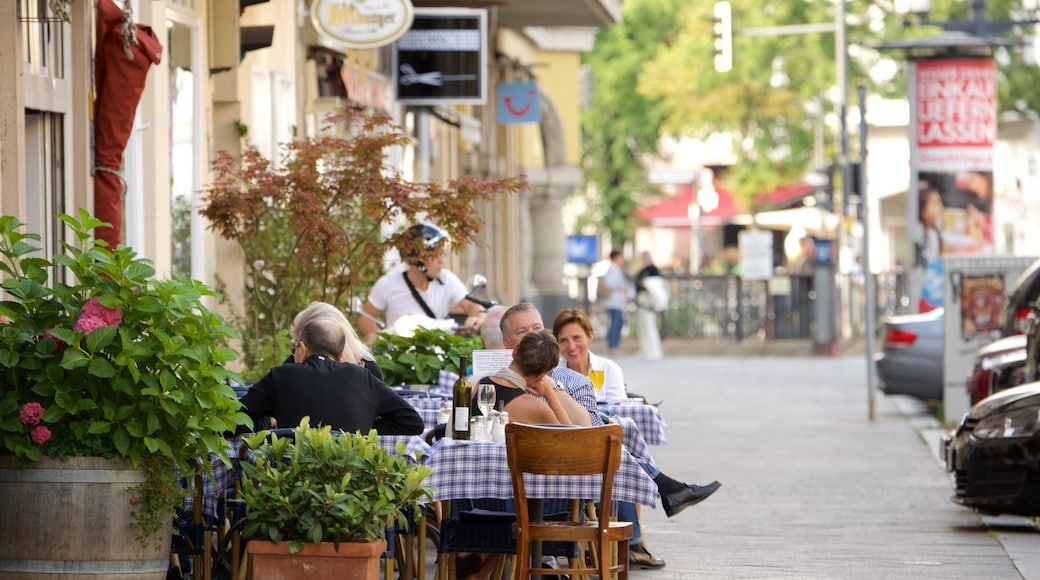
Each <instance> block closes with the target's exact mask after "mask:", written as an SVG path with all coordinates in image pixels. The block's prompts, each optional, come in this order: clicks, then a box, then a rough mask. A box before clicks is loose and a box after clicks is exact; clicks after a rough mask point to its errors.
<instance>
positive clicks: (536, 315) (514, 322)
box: [481, 302, 718, 569]
mask: <svg viewBox="0 0 1040 580" xmlns="http://www.w3.org/2000/svg"><path fill="white" fill-rule="evenodd" d="M495 318H500V319H501V320H500V322H499V329H498V330H499V332H500V333H501V336H500V337H499V336H497V335H496V334H495V333H494V331H493V329H491V328H488V327H489V322H488V320H489V319H495ZM485 328H486V329H488V331H489V332H488V335H487V336H485V335H484V332H483V330H484V329H485ZM543 328H545V326H544V325H543V323H542V315H541V313H540V312H539V311H538V309H537V308H535V306H534V305H533V304H530V303H526V302H522V303H520V304H517V305H515V306H512V307H510V308H508V309H505V310H501V309H500V307H495V308H493V309H491V311H489V312H488V316H487V319H485V321H484V325H483V326H482V333H481V337H482V338H483V340H484V346H485V348H492V346H490V345H493V344H495V343H494V341H495V340H496V339H498V338H501V340H502V343H501V346H503V347H504V348H512V347H513V346H514V345H515V341H516V340H518V339H519V338H522V337H523V336H524V335H525V334H527V333H528V332H531V331H534V330H541V329H543ZM550 376H552V377H554V378H555V377H561V379H560V383H561V384H562V385H563V386H564V388H565V389H566V390H567V391H568V392H572V396H573V397H574V399H575V400H577V401H579V402H580V403H581V404H582V406H583V407H584V408H585V410H586V412H587V413H588V414H589V416H590V417H593V419H592V420H593V422H594V424H602V419H601V418H600V412H599V409H598V407H597V405H596V395H595V390H594V389H593V387H592V383H591V382H590V381H589V379H588V377H585V376H583V375H581V374H580V373H576V372H574V371H572V370H570V369H567V368H564V367H557V369H556V371H554V373H552V374H551V375H550ZM647 459H648V461H643V462H641V463H640V465H641V466H642V467H643V469H644V471H646V472H647V474H648V475H650V476H651V477H653V479H654V482H655V483H657V487H658V491H659V493H660V494H661V504H662V506H663V507H664V510H665V514H667V516H668V517H672V516H674V515H676V514H678V513H679V512H681V511H682V510H684V509H686V508H687V507H690V506H692V505H696V504H698V503H700V502H701V501H703V500H705V499H707V497H708V496H710V495H711V494H712V493H714V492H715V490H716V489H718V482H713V483H712V484H709V485H707V486H699V485H691V484H686V483H683V482H681V481H678V480H675V479H673V478H671V477H669V476H667V475H666V474H664V473H662V472H661V471H660V469H658V468H657V465H656V464H655V463H654V462H653V458H647ZM637 514H638V512H637V511H636V508H635V505H633V504H630V503H627V502H619V503H618V519H620V520H622V521H630V522H632V525H633V527H634V529H633V535H632V540H631V546H630V548H631V549H630V551H629V554H630V563H631V564H632V565H636V566H639V567H641V568H647V569H656V568H661V567H663V566H664V565H665V562H664V560H662V559H661V558H655V557H654V556H652V555H651V554H650V553H649V551H647V550H646V548H645V547H644V546H643V544H642V533H641V532H642V530H641V527H640V525H639V518H638V517H637Z"/></svg>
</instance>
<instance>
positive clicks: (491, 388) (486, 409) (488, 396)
mask: <svg viewBox="0 0 1040 580" xmlns="http://www.w3.org/2000/svg"><path fill="white" fill-rule="evenodd" d="M495 399H496V395H495V385H493V384H490V383H480V384H478V385H477V408H478V409H480V413H481V414H482V415H484V416H485V417H487V416H489V415H490V414H491V410H492V409H494V408H495Z"/></svg>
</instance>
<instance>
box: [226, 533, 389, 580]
mask: <svg viewBox="0 0 1040 580" xmlns="http://www.w3.org/2000/svg"><path fill="white" fill-rule="evenodd" d="M246 551H247V552H248V553H249V559H250V565H251V567H252V570H253V580H290V579H295V578H336V579H337V580H379V577H380V573H379V558H380V556H381V555H382V554H383V552H385V551H386V542H385V541H383V540H379V541H376V542H342V543H340V545H339V550H338V551H337V550H336V545H335V544H333V543H332V542H323V543H320V544H315V543H307V544H304V546H303V549H302V550H300V551H299V552H297V553H295V554H290V553H289V542H281V543H277V544H276V543H274V542H271V541H268V540H250V541H249V543H248V544H246Z"/></svg>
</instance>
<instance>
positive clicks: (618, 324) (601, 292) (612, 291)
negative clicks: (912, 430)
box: [596, 248, 632, 357]
mask: <svg viewBox="0 0 1040 580" xmlns="http://www.w3.org/2000/svg"><path fill="white" fill-rule="evenodd" d="M624 261H625V257H624V254H622V252H621V250H620V249H618V248H614V249H613V250H611V251H610V267H609V268H608V269H607V271H606V273H605V274H603V276H602V277H601V278H600V279H599V286H598V287H597V290H596V297H597V299H598V300H599V302H600V304H601V305H602V306H603V309H604V310H605V311H606V312H607V316H608V317H609V320H610V325H609V326H608V327H607V355H608V356H610V357H616V356H618V355H619V354H620V347H621V329H622V328H623V327H624V326H625V308H626V306H628V301H629V299H630V293H631V292H632V284H631V282H630V281H629V279H628V275H627V274H625V270H624V269H623V268H622V267H621V265H622V264H623V263H624Z"/></svg>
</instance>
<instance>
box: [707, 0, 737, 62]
mask: <svg viewBox="0 0 1040 580" xmlns="http://www.w3.org/2000/svg"><path fill="white" fill-rule="evenodd" d="M711 22H712V24H713V26H714V29H713V30H712V33H711V37H712V39H713V40H714V49H713V50H712V52H713V54H714V55H715V70H717V71H718V72H729V71H730V70H731V69H732V68H733V8H732V7H730V5H729V2H716V3H715V9H714V12H713V17H712V19H711Z"/></svg>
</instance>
